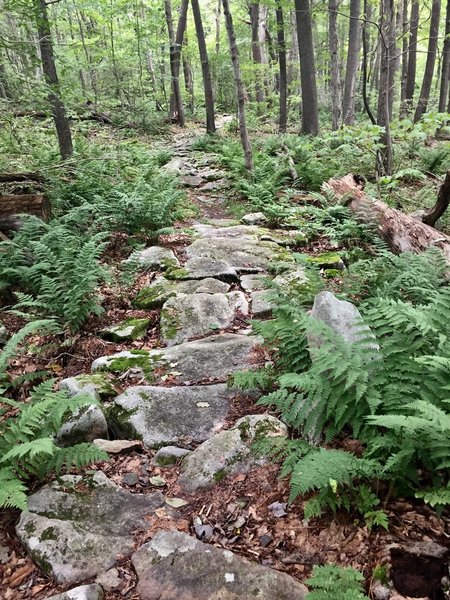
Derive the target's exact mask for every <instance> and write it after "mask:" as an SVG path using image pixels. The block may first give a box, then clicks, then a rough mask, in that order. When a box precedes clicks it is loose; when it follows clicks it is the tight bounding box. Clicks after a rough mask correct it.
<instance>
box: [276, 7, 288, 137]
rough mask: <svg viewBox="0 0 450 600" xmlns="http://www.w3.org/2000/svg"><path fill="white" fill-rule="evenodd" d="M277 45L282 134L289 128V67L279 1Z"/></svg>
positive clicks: (281, 9)
mask: <svg viewBox="0 0 450 600" xmlns="http://www.w3.org/2000/svg"><path fill="white" fill-rule="evenodd" d="M276 6H277V7H276V11H275V12H276V18H277V44H278V64H279V67H280V80H279V85H280V123H279V131H280V133H286V126H287V66H286V39H285V37H284V14H283V5H282V3H281V0H277V5H276Z"/></svg>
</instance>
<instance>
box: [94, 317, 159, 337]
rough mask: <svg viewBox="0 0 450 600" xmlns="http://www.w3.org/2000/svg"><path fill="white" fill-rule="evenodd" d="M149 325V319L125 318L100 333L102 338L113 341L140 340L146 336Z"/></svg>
mask: <svg viewBox="0 0 450 600" xmlns="http://www.w3.org/2000/svg"><path fill="white" fill-rule="evenodd" d="M149 325H150V319H125V321H122V322H121V323H118V324H117V325H111V326H110V327H107V328H106V329H103V330H102V331H101V332H100V333H101V336H102V337H103V338H105V339H107V340H111V341H113V342H123V341H124V340H132V341H134V340H141V339H142V338H144V337H145V336H146V334H147V329H148V327H149Z"/></svg>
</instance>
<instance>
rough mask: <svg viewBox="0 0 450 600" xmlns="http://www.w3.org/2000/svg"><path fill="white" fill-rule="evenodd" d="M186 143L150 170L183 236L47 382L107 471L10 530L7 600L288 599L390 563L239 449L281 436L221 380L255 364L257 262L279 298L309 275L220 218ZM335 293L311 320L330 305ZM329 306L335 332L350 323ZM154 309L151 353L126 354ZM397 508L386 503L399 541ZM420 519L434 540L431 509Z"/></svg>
mask: <svg viewBox="0 0 450 600" xmlns="http://www.w3.org/2000/svg"><path fill="white" fill-rule="evenodd" d="M194 140H195V137H194V136H193V135H192V134H188V135H186V134H184V135H183V136H181V137H180V138H179V139H178V140H177V141H176V142H175V143H174V145H173V152H174V156H175V157H174V158H173V159H172V160H171V161H170V163H168V164H167V165H166V166H165V168H166V169H169V170H171V171H174V172H176V173H178V174H179V175H180V178H181V181H182V182H183V184H184V185H185V186H186V188H187V190H188V194H189V197H190V199H191V201H192V203H193V204H195V205H196V206H197V207H198V217H197V219H196V220H195V221H194V222H191V223H189V228H190V230H191V231H192V234H191V235H190V236H189V241H188V242H187V241H186V236H184V237H183V236H176V235H175V236H173V237H172V238H171V236H168V238H166V239H168V241H169V242H170V243H165V244H161V245H160V246H150V247H148V248H146V249H144V250H143V251H142V252H141V253H140V254H139V256H138V262H139V264H140V266H141V267H142V269H143V270H145V271H146V272H150V273H151V274H152V277H151V278H150V280H149V283H148V285H146V286H145V287H143V288H141V289H140V290H139V292H138V293H137V294H136V296H135V297H134V299H133V301H132V304H133V308H134V309H137V310H139V311H140V312H139V315H140V316H139V317H138V318H136V317H135V316H134V312H133V315H132V318H129V319H125V320H124V321H123V322H121V323H113V324H111V325H110V326H109V327H108V328H107V330H105V331H104V332H103V335H104V336H106V338H107V339H109V340H111V342H115V343H116V344H120V349H121V351H120V352H116V353H114V352H113V353H109V354H105V355H104V356H100V357H97V358H96V359H95V360H94V361H93V363H92V368H91V372H90V373H89V372H85V373H79V374H77V375H76V376H73V377H69V378H66V379H64V380H63V381H61V383H60V386H61V387H62V388H66V389H67V390H68V391H69V392H70V394H71V395H75V394H78V393H80V392H83V393H88V394H90V395H92V397H93V399H95V400H96V401H99V400H100V401H101V403H100V406H99V405H97V404H96V405H93V406H91V407H90V408H89V409H87V410H85V411H83V413H82V414H79V415H77V416H76V417H74V418H73V419H72V420H71V421H69V422H68V423H66V424H65V425H64V427H63V428H62V429H61V431H60V432H59V439H60V442H61V443H63V444H64V443H66V444H69V443H74V442H80V441H93V442H94V443H95V444H97V445H98V446H100V447H101V448H102V449H104V450H105V451H106V452H108V453H109V455H110V460H109V461H108V462H105V463H100V464H97V465H95V468H93V469H92V470H89V471H86V472H84V473H83V474H82V475H81V474H79V475H66V476H64V477H62V478H61V479H59V480H57V481H55V482H52V483H50V484H48V485H46V486H44V487H42V488H41V489H39V490H38V491H37V492H35V493H34V494H33V495H31V497H30V498H29V502H28V509H29V510H28V511H27V512H24V513H22V515H21V516H20V519H19V521H18V524H17V526H16V534H17V536H18V538H19V539H20V541H21V544H22V547H16V548H15V549H13V550H12V555H11V548H8V547H7V546H5V545H3V542H2V545H0V553H1V555H0V560H1V562H2V563H3V564H4V565H6V567H5V571H4V572H5V573H6V575H5V576H4V579H3V583H4V584H5V583H6V585H5V587H4V591H3V592H2V598H4V599H5V600H16V599H17V600H19V599H24V598H36V599H37V600H42V599H44V598H45V599H50V598H51V599H53V600H56V599H58V600H102V599H106V600H118V599H119V598H125V599H128V600H139V599H141V600H172V599H175V598H177V599H178V600H208V599H213V598H214V599H219V598H220V599H221V600H234V599H237V598H242V599H248V600H250V599H253V598H259V599H261V600H264V599H271V600H272V599H277V600H283V599H285V600H301V599H302V598H304V597H305V596H306V594H307V588H306V587H305V586H304V585H303V584H302V583H301V581H302V580H303V579H305V578H306V577H307V575H308V574H309V573H310V571H311V568H312V566H313V565H315V564H322V563H324V562H328V561H329V562H340V563H343V564H351V565H352V566H356V567H357V568H365V567H367V565H371V566H373V565H374V564H377V563H379V562H380V561H382V560H383V558H385V556H384V555H385V553H387V552H388V550H387V549H385V548H387V546H388V544H387V543H386V540H385V539H383V536H384V535H387V534H378V533H377V534H376V535H375V534H373V533H372V532H370V531H369V530H368V529H367V528H365V527H364V526H361V527H356V526H355V524H354V523H352V521H351V517H350V516H349V518H348V520H342V519H341V520H340V521H339V520H338V521H334V520H333V521H332V522H331V523H330V522H329V521H328V522H321V523H320V522H319V523H318V524H316V525H314V526H313V525H311V523H308V522H306V521H304V520H303V517H302V511H301V505H300V503H297V504H299V505H298V506H296V507H287V505H286V499H287V497H288V489H287V483H286V482H285V481H280V480H279V479H278V478H277V471H278V467H277V466H276V465H273V464H270V463H268V461H267V459H265V458H262V457H261V456H258V455H256V454H255V453H253V452H252V451H251V447H252V445H253V443H254V442H255V441H257V440H258V439H260V438H262V437H267V436H286V435H287V434H288V431H287V428H286V426H285V425H284V424H283V423H282V422H281V421H280V420H278V419H277V418H275V417H274V416H272V415H270V414H268V413H267V412H265V411H264V410H263V409H262V407H260V406H257V405H255V400H256V399H257V395H256V393H254V394H247V395H245V394H243V393H242V392H238V391H237V390H235V389H232V388H230V387H229V386H228V385H227V383H228V382H229V378H230V376H231V375H232V374H233V373H236V372H237V371H241V370H245V369H249V368H256V367H258V366H261V365H264V364H265V363H266V362H267V361H269V360H270V356H268V355H267V353H266V351H265V350H264V348H263V347H262V346H261V341H262V340H261V339H260V338H258V337H257V336H256V335H255V334H254V333H253V332H252V327H251V319H252V318H254V317H256V318H265V317H269V316H270V312H271V305H270V301H269V299H268V298H267V287H268V285H269V284H268V280H269V279H270V278H273V277H274V275H272V274H271V269H270V265H271V262H272V261H275V262H277V263H280V262H283V263H285V266H286V270H285V272H284V273H283V275H278V276H277V277H276V278H275V279H276V283H278V284H279V285H281V286H284V287H291V286H294V289H295V286H298V285H303V284H304V283H305V282H307V276H306V274H305V271H304V270H303V269H302V268H301V267H299V265H298V264H296V263H295V262H294V260H293V257H292V254H291V253H290V251H289V249H288V247H289V245H290V241H291V240H292V239H295V235H296V234H297V233H298V232H286V231H285V232H273V231H269V230H268V229H266V228H264V226H263V225H264V223H262V222H261V221H262V218H261V215H258V214H256V215H247V216H246V217H244V218H243V220H242V221H243V222H240V223H238V222H236V221H234V220H232V219H230V218H228V214H227V211H226V208H225V207H226V202H225V199H226V193H227V185H228V184H227V181H226V177H225V175H224V173H222V172H221V171H220V170H219V169H218V168H217V167H216V166H215V157H214V156H204V155H203V156H200V157H199V156H198V155H197V154H196V153H195V152H194V151H193V150H192V143H193V141H194ZM328 296H331V294H329V295H328ZM333 298H334V297H332V298H331V300H330V298H328V297H327V298H326V299H327V301H328V302H331V305H327V306H326V307H325V309H324V310H325V312H326V310H330V311H336V310H337V304H336V303H337V302H339V301H337V300H336V299H334V300H333ZM325 304H326V303H325ZM341 305H342V306H341ZM343 305H348V303H339V306H340V308H339V307H338V308H339V310H341V321H342V320H344V321H345V319H346V318H347V317H348V315H349V314H350V317H348V318H349V319H354V318H355V314H354V311H353V312H352V310H350V311H349V308H348V306H343ZM350 307H351V309H354V307H352V305H350ZM155 310H157V311H159V341H158V343H157V344H155V345H153V344H150V345H151V347H145V346H144V345H143V344H141V345H140V346H139V347H137V346H136V342H138V341H139V340H143V339H144V338H145V335H146V332H147V329H148V327H149V324H150V322H151V318H150V317H149V318H147V316H146V315H147V314H150V313H152V314H153V312H154V311H155ZM354 310H356V309H354ZM346 311H347V312H346ZM356 312H357V311H356ZM324 318H325V319H326V315H325V316H324ZM356 318H357V315H356ZM341 321H340V322H341ZM341 333H343V334H344V335H345V331H341ZM113 347H114V344H113ZM410 509H411V506H410V505H408V504H407V503H404V506H403V507H398V511H397V512H398V515H399V516H398V517H397V520H398V522H397V525H398V527H399V529H401V527H402V525H401V520H402V519H403V518H405V519H406V518H407V517H403V516H402V515H403V514H405V515H407V514H409V511H410ZM433 519H435V521H433ZM423 520H426V521H427V524H428V525H427V526H428V527H430V524H431V525H432V526H435V527H436V528H438V525H437V519H436V517H433V516H432V514H427V515H426V517H425V516H424V517H423ZM418 526H419V527H422V526H423V523H419V525H418ZM394 531H395V525H394ZM10 539H11V538H10ZM390 541H392V540H390ZM23 548H25V549H26V552H27V555H24V554H23ZM8 565H14V566H8ZM8 569H9V571H8Z"/></svg>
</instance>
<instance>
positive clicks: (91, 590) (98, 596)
mask: <svg viewBox="0 0 450 600" xmlns="http://www.w3.org/2000/svg"><path fill="white" fill-rule="evenodd" d="M104 597H105V595H104V593H103V590H102V588H101V586H100V585H98V584H97V583H92V584H91V585H80V586H79V587H76V588H73V589H71V590H68V591H67V592H63V593H62V594H56V596H48V597H47V600H103V599H104Z"/></svg>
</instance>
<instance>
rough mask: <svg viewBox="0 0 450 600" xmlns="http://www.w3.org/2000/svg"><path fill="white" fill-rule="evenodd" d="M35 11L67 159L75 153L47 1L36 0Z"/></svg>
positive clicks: (60, 141) (61, 145) (51, 99)
mask: <svg viewBox="0 0 450 600" xmlns="http://www.w3.org/2000/svg"><path fill="white" fill-rule="evenodd" d="M34 12H35V18H36V24H37V30H38V35H39V48H40V51H41V60H42V69H43V71H44V77H45V82H46V84H47V85H48V87H49V90H50V91H49V93H48V101H49V103H50V105H51V107H52V112H53V119H54V122H55V128H56V133H57V136H58V144H59V152H60V154H61V158H62V159H63V160H66V159H67V158H69V157H70V156H72V154H73V145H72V134H71V132H70V125H69V120H68V118H67V115H66V109H65V107H64V104H63V101H62V99H61V91H60V88H59V81H58V73H57V71H56V65H55V57H54V54H53V44H52V38H51V31H50V23H49V20H48V13H47V4H46V1H45V0H34Z"/></svg>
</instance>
